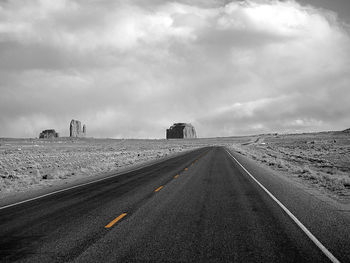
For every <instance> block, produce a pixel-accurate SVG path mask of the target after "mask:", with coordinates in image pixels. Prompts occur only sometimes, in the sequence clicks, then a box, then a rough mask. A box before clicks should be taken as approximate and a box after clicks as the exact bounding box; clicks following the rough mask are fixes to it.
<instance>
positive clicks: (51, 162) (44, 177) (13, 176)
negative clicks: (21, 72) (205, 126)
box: [0, 138, 203, 197]
mask: <svg viewBox="0 0 350 263" xmlns="http://www.w3.org/2000/svg"><path fill="white" fill-rule="evenodd" d="M201 146H203V145H202V144H201V143H200V142H198V141H191V140H181V141H179V140H169V141H167V140H114V139H74V140H72V139H69V138H60V139H55V140H44V139H0V197H4V196H6V195H8V194H13V193H14V192H23V191H26V190H31V189H34V188H40V187H47V186H51V185H52V184H55V183H58V181H62V180H67V181H69V180H71V179H76V178H79V177H87V176H93V175H97V174H101V173H105V172H109V171H118V170H119V169H122V168H125V167H128V166H134V165H136V164H142V163H145V162H148V161H151V160H156V159H160V158H163V157H166V156H169V155H171V154H174V153H178V152H184V151H188V150H191V149H195V148H198V147H201Z"/></svg>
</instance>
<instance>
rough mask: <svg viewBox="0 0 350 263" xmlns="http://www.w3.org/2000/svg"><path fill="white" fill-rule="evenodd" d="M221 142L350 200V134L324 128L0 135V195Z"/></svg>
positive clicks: (294, 176) (300, 180)
mask: <svg viewBox="0 0 350 263" xmlns="http://www.w3.org/2000/svg"><path fill="white" fill-rule="evenodd" d="M212 145H221V146H225V147H229V148H231V149H234V150H236V151H238V152H239V153H240V154H242V155H245V156H246V157H248V158H251V159H254V160H255V161H257V162H259V163H260V164H261V165H262V166H265V167H268V168H269V169H271V172H274V173H278V174H279V176H287V177H290V178H292V179H293V180H296V181H298V182H301V183H302V184H305V185H307V186H308V187H312V188H314V189H316V190H317V191H320V192H323V193H326V194H328V195H330V196H332V197H333V198H335V199H336V200H340V201H343V202H344V201H346V202H347V201H349V200H350V134H349V133H345V132H323V133H306V134H285V135H279V134H265V135H256V136H244V137H226V138H210V139H186V140H181V139H176V140H136V139H135V140H133V139H125V140H124V139H92V138H79V139H71V138H56V139H5V138H0V198H1V197H5V196H8V195H11V194H12V195H13V194H16V193H21V192H25V191H29V190H33V189H38V188H45V187H49V186H52V185H54V184H57V183H59V182H62V181H67V182H69V181H71V180H75V179H77V178H82V177H93V176H95V175H101V174H103V173H106V172H111V171H119V170H121V169H125V168H128V167H133V166H135V165H138V164H142V163H147V162H150V161H152V160H157V159H161V158H164V157H167V156H172V155H174V154H176V153H180V152H184V151H189V150H192V149H196V148H199V147H203V146H212Z"/></svg>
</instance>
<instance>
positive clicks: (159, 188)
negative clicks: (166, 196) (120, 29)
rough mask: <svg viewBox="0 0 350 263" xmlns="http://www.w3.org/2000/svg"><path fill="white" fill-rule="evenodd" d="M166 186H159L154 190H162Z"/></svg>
mask: <svg viewBox="0 0 350 263" xmlns="http://www.w3.org/2000/svg"><path fill="white" fill-rule="evenodd" d="M163 187H164V186H159V187H158V188H157V189H156V190H154V192H158V191H160V190H161V189H162V188H163Z"/></svg>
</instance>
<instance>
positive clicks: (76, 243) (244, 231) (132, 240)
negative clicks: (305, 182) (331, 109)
mask: <svg viewBox="0 0 350 263" xmlns="http://www.w3.org/2000/svg"><path fill="white" fill-rule="evenodd" d="M233 155H234V156H236V157H237V159H238V158H241V160H242V163H244V167H245V168H246V169H247V170H250V171H252V174H254V176H255V175H256V176H257V177H256V178H257V179H258V180H259V182H261V183H262V184H264V185H265V186H266V188H268V189H269V191H271V193H273V194H274V195H275V196H276V197H277V198H279V200H281V202H282V203H283V204H284V205H286V207H288V209H290V211H292V212H293V214H294V215H295V216H296V217H297V218H298V219H299V220H300V221H301V222H302V223H303V224H304V225H305V226H306V227H307V228H308V229H309V230H310V231H311V232H312V233H313V234H314V235H315V236H316V237H317V238H318V239H319V241H320V242H322V244H323V245H324V246H325V247H326V248H327V249H329V251H330V252H331V253H332V254H333V255H334V256H335V257H336V258H337V259H339V260H340V261H341V262H350V256H349V248H350V243H349V242H350V241H349V240H350V238H348V237H349V236H348V233H349V230H348V229H347V227H348V226H349V221H348V219H347V218H346V217H342V214H341V213H338V214H337V212H335V211H332V210H331V208H330V207H328V206H327V205H326V204H323V203H322V202H319V201H317V200H316V199H315V198H314V197H312V196H310V195H308V194H307V193H305V192H303V191H302V190H300V189H297V188H295V187H293V186H292V185H290V184H288V182H286V181H283V180H280V179H277V178H275V177H272V176H271V175H268V174H267V172H266V171H264V170H261V169H259V168H258V167H257V166H254V164H251V163H249V162H248V161H247V160H244V159H242V158H243V157H240V156H239V155H238V154H237V153H233ZM322 217H323V218H322ZM0 261H1V262H12V261H19V262H330V260H329V258H328V257H326V256H325V254H324V252H322V251H321V249H320V248H319V247H317V246H316V245H315V243H314V242H313V241H311V239H310V238H309V237H308V236H307V235H306V234H305V232H303V231H302V230H301V228H300V227H299V226H298V225H297V224H296V223H295V222H294V221H293V220H292V219H291V218H290V216H289V215H287V213H286V212H285V211H283V210H282V209H281V207H280V206H279V205H278V204H277V203H276V201H274V200H273V199H272V198H271V197H270V196H269V195H268V194H267V193H266V192H265V191H264V190H263V189H262V188H261V187H260V186H259V185H258V184H257V183H256V182H255V181H254V180H253V179H252V178H251V177H250V176H248V175H247V173H246V172H245V171H244V169H243V168H242V167H241V166H240V165H239V164H238V163H237V162H236V161H235V160H234V159H233V158H232V157H231V156H230V155H229V154H228V152H227V151H226V150H225V149H224V148H221V147H208V148H202V149H198V150H195V151H192V152H189V153H186V154H184V155H180V156H177V157H174V158H171V159H168V160H166V161H163V162H160V163H157V164H153V165H151V166H149V167H144V168H141V169H139V170H136V171H131V172H127V173H125V174H122V175H118V176H115V177H112V178H108V179H106V180H102V181H98V182H96V183H93V184H88V185H84V186H81V187H77V188H74V189H70V190H67V191H64V192H60V193H56V194H53V195H50V196H46V197H43V198H39V199H36V200H33V201H30V202H26V203H22V204H19V205H15V206H12V207H8V208H4V209H1V208H0Z"/></svg>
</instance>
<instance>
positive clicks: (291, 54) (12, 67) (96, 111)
mask: <svg viewBox="0 0 350 263" xmlns="http://www.w3.org/2000/svg"><path fill="white" fill-rule="evenodd" d="M341 24H342V23H340V22H339V21H338V20H337V17H336V15H335V14H334V13H332V12H328V11H325V10H321V9H317V8H314V7H311V6H307V7H303V6H301V5H299V4H298V3H297V2H295V1H283V2H280V1H263V0H260V1H259V0H247V1H244V2H242V1H239V2H238V1H235V2H231V3H228V4H226V5H224V4H222V3H221V1H214V0H213V1H206V2H202V1H186V2H185V1H179V2H167V1H154V2H152V4H148V5H146V4H145V3H144V2H143V1H54V3H53V2H52V1H44V0H41V1H34V2H33V1H31V2H27V1H23V0H15V1H10V2H1V3H0V91H1V94H2V96H1V97H0V111H1V117H0V136H37V134H38V133H39V132H40V130H42V129H46V128H56V129H57V130H59V131H61V134H63V135H67V134H68V132H67V131H68V129H67V127H68V123H69V121H70V119H71V118H78V119H81V120H82V121H83V122H84V123H87V126H88V130H89V132H90V135H91V136H107V137H113V136H114V137H147V138H149V137H163V136H164V131H165V128H166V127H167V126H168V125H171V123H172V122H175V121H180V122H189V121H191V122H193V123H194V124H195V126H196V127H197V130H198V133H199V134H200V135H201V136H219V135H220V136H230V135H234V134H246V133H249V134H252V133H259V132H274V131H276V132H278V131H283V132H288V131H296V130H298V131H307V130H322V129H333V128H334V129H342V128H346V127H347V126H348V125H349V123H350V117H349V116H347V114H346V113H347V112H349V110H350V106H348V105H349V104H348V100H349V97H350V91H349V90H348V86H349V83H350V77H349V76H350V74H349V73H350V72H349V71H350V70H349V69H350V48H349V47H350V38H349V35H348V33H347V32H346V30H344V29H343V28H342V26H341ZM46 126H51V127H46ZM66 126H67V127H66Z"/></svg>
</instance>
